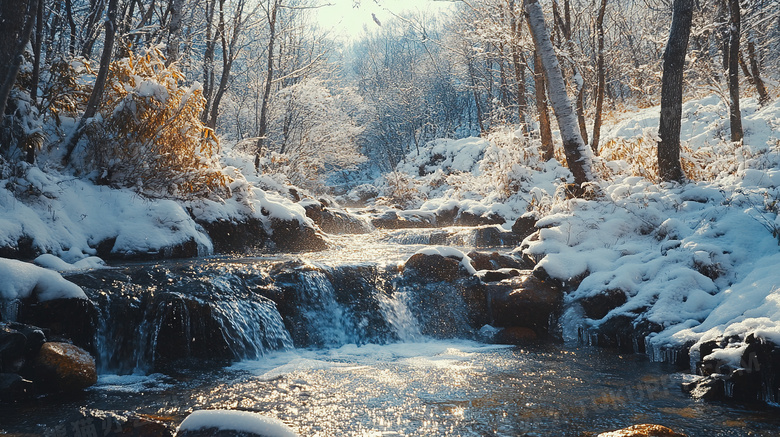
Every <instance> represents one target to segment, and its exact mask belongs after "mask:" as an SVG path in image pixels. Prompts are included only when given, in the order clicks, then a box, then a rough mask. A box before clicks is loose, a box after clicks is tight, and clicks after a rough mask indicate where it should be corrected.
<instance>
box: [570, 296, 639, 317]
mask: <svg viewBox="0 0 780 437" xmlns="http://www.w3.org/2000/svg"><path fill="white" fill-rule="evenodd" d="M627 300H628V299H627V297H626V293H625V292H624V291H623V290H618V289H608V290H603V291H601V292H600V293H598V294H596V295H593V296H588V297H585V298H583V299H580V300H579V302H580V305H582V309H583V311H585V316H586V317H588V318H589V319H593V320H600V319H602V318H604V316H606V315H607V313H609V312H610V311H612V310H613V309H615V308H617V307H619V306H621V305H623V304H624V303H626V301H627Z"/></svg>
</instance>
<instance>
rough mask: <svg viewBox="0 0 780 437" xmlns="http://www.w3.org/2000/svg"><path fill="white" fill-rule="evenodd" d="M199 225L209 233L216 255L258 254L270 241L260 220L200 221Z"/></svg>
mask: <svg viewBox="0 0 780 437" xmlns="http://www.w3.org/2000/svg"><path fill="white" fill-rule="evenodd" d="M197 223H198V224H199V225H201V226H202V227H203V229H205V230H206V232H207V233H208V235H209V238H211V242H212V244H213V245H214V252H215V253H238V254H245V253H250V252H256V251H257V250H260V249H262V248H263V247H265V245H266V242H267V241H268V233H267V232H266V231H265V227H264V226H263V222H262V221H261V220H260V219H258V218H254V217H252V218H247V219H245V220H243V221H235V220H233V221H231V220H216V221H213V222H206V221H198V222H197Z"/></svg>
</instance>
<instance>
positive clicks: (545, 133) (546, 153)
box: [534, 52, 555, 162]
mask: <svg viewBox="0 0 780 437" xmlns="http://www.w3.org/2000/svg"><path fill="white" fill-rule="evenodd" d="M545 87H546V86H545V83H544V69H543V68H542V61H541V59H539V54H538V53H537V52H534V95H535V96H536V112H537V113H538V114H539V139H540V140H541V143H542V148H541V155H542V160H543V161H545V162H546V161H549V160H551V159H553V158H555V149H554V147H553V142H552V129H551V128H550V112H549V110H548V109H547V93H546V91H545Z"/></svg>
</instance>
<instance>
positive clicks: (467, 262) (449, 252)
mask: <svg viewBox="0 0 780 437" xmlns="http://www.w3.org/2000/svg"><path fill="white" fill-rule="evenodd" d="M417 253H421V254H423V255H441V256H443V257H445V258H456V259H459V260H460V265H461V266H462V267H463V268H464V269H466V271H467V272H468V273H469V274H470V275H476V274H477V271H476V270H475V269H474V266H472V265H471V258H469V257H468V256H467V255H466V254H465V253H463V252H461V251H460V250H458V249H455V248H454V247H447V246H433V247H424V248H422V249H420V250H418V251H417V252H416V253H415V255H416V254H417Z"/></svg>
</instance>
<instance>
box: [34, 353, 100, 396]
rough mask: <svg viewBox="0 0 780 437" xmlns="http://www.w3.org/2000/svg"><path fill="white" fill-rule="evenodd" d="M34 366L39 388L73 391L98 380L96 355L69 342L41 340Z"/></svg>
mask: <svg viewBox="0 0 780 437" xmlns="http://www.w3.org/2000/svg"><path fill="white" fill-rule="evenodd" d="M34 366H35V379H34V380H35V387H36V389H37V390H39V391H42V392H48V393H53V392H66V393H72V392H77V391H80V390H83V389H85V388H87V387H90V386H92V385H94V384H95V383H96V382H97V369H96V366H95V359H94V358H92V356H91V355H90V354H89V353H88V352H87V351H85V350H84V349H81V348H80V347H78V346H75V345H72V344H70V343H58V342H48V343H44V345H43V347H41V350H40V351H39V352H38V355H37V356H36V357H35V363H34Z"/></svg>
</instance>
